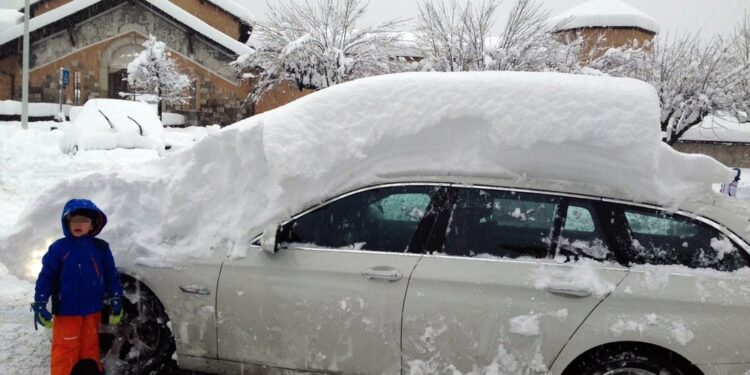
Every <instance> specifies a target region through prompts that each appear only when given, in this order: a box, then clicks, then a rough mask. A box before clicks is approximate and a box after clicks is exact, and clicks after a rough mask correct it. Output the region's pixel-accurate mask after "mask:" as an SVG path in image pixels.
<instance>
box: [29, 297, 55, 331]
mask: <svg viewBox="0 0 750 375" xmlns="http://www.w3.org/2000/svg"><path fill="white" fill-rule="evenodd" d="M31 310H32V311H34V329H36V330H38V329H39V326H38V325H39V324H41V325H42V326H43V327H45V328H52V314H50V313H49V311H47V304H46V303H45V302H34V303H32V304H31Z"/></svg>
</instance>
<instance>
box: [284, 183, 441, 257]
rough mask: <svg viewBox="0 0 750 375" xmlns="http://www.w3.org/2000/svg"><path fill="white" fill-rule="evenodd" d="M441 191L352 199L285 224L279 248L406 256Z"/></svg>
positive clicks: (399, 190)
mask: <svg viewBox="0 0 750 375" xmlns="http://www.w3.org/2000/svg"><path fill="white" fill-rule="evenodd" d="M437 189H438V188H437V187H432V186H396V187H383V188H376V189H371V190H367V191H362V192H359V193H355V194H352V195H350V196H347V197H344V198H341V199H338V200H335V201H333V202H331V203H329V204H326V205H324V206H322V207H320V208H318V209H316V210H314V211H311V212H308V213H307V214H305V215H303V216H301V217H299V218H297V219H295V220H293V221H291V222H289V223H287V224H285V225H284V226H283V227H282V230H281V233H280V239H281V241H280V242H286V243H293V244H299V245H307V246H311V247H322V248H332V249H350V250H373V251H392V252H404V251H406V250H407V249H408V246H409V242H410V240H411V238H412V235H413V234H414V232H415V231H416V229H417V226H418V225H419V222H420V221H421V220H422V217H423V216H424V214H425V211H426V210H427V208H428V206H429V204H430V201H431V199H432V196H433V195H434V193H435V192H436V191H437Z"/></svg>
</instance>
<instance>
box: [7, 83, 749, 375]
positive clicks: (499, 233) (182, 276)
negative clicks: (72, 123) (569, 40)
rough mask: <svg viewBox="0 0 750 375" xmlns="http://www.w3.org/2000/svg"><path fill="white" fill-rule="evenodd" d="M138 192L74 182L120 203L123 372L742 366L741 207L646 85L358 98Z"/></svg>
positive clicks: (181, 162) (236, 142) (518, 87)
mask: <svg viewBox="0 0 750 375" xmlns="http://www.w3.org/2000/svg"><path fill="white" fill-rule="evenodd" d="M384 102H387V103H388V106H384V105H383V103H384ZM159 168H163V169H159ZM143 173H144V174H146V173H153V174H146V175H145V176H142V177H140V178H142V180H136V178H135V177H128V179H127V180H125V181H120V180H118V179H117V178H116V176H114V175H113V176H105V177H104V178H103V177H101V176H89V177H82V178H83V179H84V180H83V181H74V182H71V183H68V184H67V185H66V186H72V187H76V190H75V191H74V192H75V193H76V194H80V193H79V192H80V191H81V189H80V188H78V187H79V186H84V187H88V186H90V187H91V188H90V189H91V190H90V192H89V194H90V195H91V196H92V199H95V200H96V201H97V202H105V205H109V206H108V207H105V208H104V209H105V210H108V211H107V212H108V214H110V213H111V214H110V223H112V224H111V226H110V227H109V230H110V232H109V234H106V236H111V237H105V239H108V240H109V239H111V243H112V248H113V249H115V251H119V252H116V253H115V256H116V259H117V265H118V269H119V270H120V271H121V273H122V279H123V281H124V284H125V289H126V291H127V292H126V293H127V296H128V298H127V301H126V303H125V312H126V316H125V318H124V320H123V321H124V323H123V324H121V325H120V326H118V327H117V328H112V327H107V330H108V332H109V333H110V335H109V336H108V338H105V340H103V341H102V342H103V344H104V348H105V350H106V354H105V363H106V366H107V368H108V369H117V370H118V371H120V373H131V374H148V373H151V372H154V371H158V370H160V369H164V368H165V367H168V366H170V362H171V361H172V358H174V359H175V360H176V362H177V364H178V365H179V366H180V367H181V368H183V369H188V370H198V371H203V372H212V373H221V374H231V373H237V374H241V373H243V372H244V373H269V372H270V373H287V372H289V373H291V372H295V371H298V372H302V373H325V374H338V373H340V374H399V373H400V374H432V373H437V374H443V373H449V374H496V373H499V374H542V373H551V374H565V375H569V374H570V375H572V374H747V373H748V371H750V350H748V348H750V335H749V334H748V332H747V330H748V327H750V302H748V301H750V268H749V267H748V265H749V264H750V263H749V262H750V252H749V251H750V246H749V245H748V241H750V222H748V218H749V217H750V210H748V208H747V206H746V205H745V204H743V203H742V202H738V201H737V200H735V199H731V198H728V197H723V196H721V195H719V194H718V193H713V192H711V191H710V183H711V182H721V180H722V179H724V178H727V179H729V178H731V177H732V173H731V170H729V169H728V168H726V167H725V166H723V165H721V164H720V163H718V162H716V161H715V160H713V159H710V158H708V157H705V156H687V155H683V154H679V153H677V152H675V151H674V150H672V149H671V148H669V147H668V146H667V145H665V144H664V143H662V142H661V141H660V133H659V108H658V97H657V95H656V92H655V91H654V89H653V88H652V87H650V86H648V85H647V84H644V83H642V82H637V81H632V80H621V79H614V78H606V77H581V76H569V75H556V74H551V73H546V74H533V73H498V72H495V73H466V74H438V73H433V74H430V73H427V74H416V73H415V74H404V75H393V76H382V77H375V78H371V79H363V80H356V81H353V82H350V83H347V84H344V85H339V86H335V87H332V88H328V89H325V90H321V91H320V92H318V93H315V94H312V95H309V96H307V97H305V98H303V99H300V100H298V101H296V102H294V103H292V104H290V105H288V106H285V107H282V108H280V109H277V110H275V111H270V112H268V113H265V114H263V115H260V116H254V117H252V118H250V119H248V120H246V122H243V123H240V124H237V125H234V126H230V127H228V128H225V129H223V130H222V131H221V132H219V133H218V134H216V135H215V136H211V137H207V138H206V139H204V140H203V141H201V142H198V143H196V145H195V146H194V147H193V148H191V149H190V150H186V151H185V152H182V153H179V154H176V155H175V157H174V158H165V159H163V160H162V162H161V163H160V164H159V165H155V166H154V167H153V171H144V172H143ZM154 176H164V178H155V177H154ZM86 178H87V179H86ZM665 181H667V182H668V183H665ZM104 184H112V186H103V185H104ZM66 186H62V187H61V188H60V189H61V191H56V192H55V197H58V196H64V194H68V192H69V190H65V189H69V188H68V187H66ZM620 188H621V189H620ZM70 189H72V188H70ZM703 189H705V191H704V190H703ZM70 191H72V190H70ZM674 196H677V198H679V199H668V198H670V197H671V198H674ZM49 199H50V201H49V202H47V201H45V202H44V203H45V204H38V208H37V209H36V210H35V211H34V212H33V213H31V214H30V215H33V216H29V217H33V218H38V220H36V221H35V222H34V224H35V227H34V230H36V228H38V227H42V226H41V225H40V224H39V221H42V220H46V218H47V217H49V218H50V219H49V220H50V223H49V225H48V226H50V227H52V226H53V225H52V224H53V222H52V221H51V220H52V217H53V216H54V215H52V214H45V213H47V212H48V211H49V210H51V208H48V207H55V205H54V204H55V202H57V201H55V200H51V199H53V198H52V197H50V198H49ZM55 199H56V198H55ZM49 212H52V211H49ZM44 224H45V225H47V224H46V222H44ZM19 233H20V234H19V235H18V236H16V237H14V238H13V241H14V242H12V243H13V246H15V247H14V248H20V247H19V246H22V245H23V246H30V245H26V244H27V243H28V242H27V241H28V240H27V239H26V238H29V237H34V236H36V237H40V235H39V234H37V233H38V232H33V231H32V229H31V227H29V228H28V229H27V228H25V227H24V229H23V231H22V232H19ZM29 233H30V234H29ZM26 234H28V235H26ZM19 244H20V245H19ZM186 248H187V249H189V251H188V250H184V249H186ZM183 250H184V251H183ZM105 315H106V314H105Z"/></svg>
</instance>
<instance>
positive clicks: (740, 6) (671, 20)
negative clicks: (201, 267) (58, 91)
mask: <svg viewBox="0 0 750 375" xmlns="http://www.w3.org/2000/svg"><path fill="white" fill-rule="evenodd" d="M209 1H210V0H209ZM230 1H231V0H230ZM268 1H270V2H271V3H274V2H277V1H286V0H268ZM458 1H460V2H462V1H478V0H458ZM540 1H541V2H542V4H543V7H544V9H546V10H548V11H549V12H550V15H551V16H555V15H557V14H559V13H562V12H563V11H565V10H568V9H570V8H572V7H574V6H576V5H578V4H581V3H583V2H586V1H588V0H540ZM624 1H625V2H627V3H628V4H630V5H632V6H634V7H636V8H638V9H640V10H641V11H643V12H644V13H646V14H648V15H650V16H651V17H653V18H655V19H656V20H657V21H658V22H659V25H660V26H661V34H666V33H669V34H670V35H674V34H681V33H684V32H691V33H693V32H698V31H700V32H701V34H702V36H703V37H704V38H708V37H710V36H711V35H713V34H717V33H720V34H728V33H730V32H731V31H732V30H733V28H734V26H735V25H737V23H738V22H739V21H740V20H742V17H743V16H744V14H745V13H746V12H750V0H624ZM234 2H236V3H238V4H240V5H243V6H245V7H246V8H248V9H249V10H250V11H251V12H252V13H253V14H254V15H256V17H258V18H260V19H262V18H263V14H264V13H265V10H266V8H267V7H268V5H267V1H266V0H234ZM514 2H515V0H502V2H500V6H499V7H498V11H497V18H498V19H497V21H496V22H495V30H496V31H495V32H496V33H498V34H499V32H500V30H502V27H503V25H504V23H505V19H506V17H507V14H508V12H509V11H510V8H511V7H512V5H513V3H514ZM417 3H418V1H417V0H370V5H369V7H368V9H367V14H365V17H364V19H363V23H364V24H366V25H368V24H375V23H378V22H382V21H384V20H387V19H389V18H396V17H398V18H406V19H413V18H415V17H416V15H417ZM17 4H21V5H23V0H0V8H4V7H13V6H15V5H17ZM411 24H413V22H410V23H409V24H407V25H411Z"/></svg>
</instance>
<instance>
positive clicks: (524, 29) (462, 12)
mask: <svg viewBox="0 0 750 375" xmlns="http://www.w3.org/2000/svg"><path fill="white" fill-rule="evenodd" d="M496 10H497V3H496V2H495V0H485V1H483V2H481V3H471V2H466V3H464V4H463V5H459V4H458V3H457V2H456V0H440V1H423V2H421V3H420V4H419V16H418V29H417V31H418V33H417V46H418V48H419V49H420V50H421V51H422V53H423V54H424V56H425V58H424V60H423V66H424V69H426V70H436V71H472V70H514V71H574V70H576V69H577V68H578V52H579V50H580V45H581V44H580V42H578V41H572V42H571V43H568V44H565V43H562V41H561V40H560V39H559V38H558V36H557V35H555V34H554V30H556V29H557V27H559V26H561V25H550V24H549V21H548V19H549V14H548V13H547V12H544V11H542V7H541V4H540V3H539V2H537V1H535V0H517V1H516V3H515V5H514V6H513V8H512V10H511V13H510V15H509V17H508V22H507V23H506V24H505V29H504V30H503V32H502V34H501V35H500V36H499V37H493V36H492V35H491V34H490V29H491V28H492V25H493V23H494V18H495V15H494V13H495V11H496Z"/></svg>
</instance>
